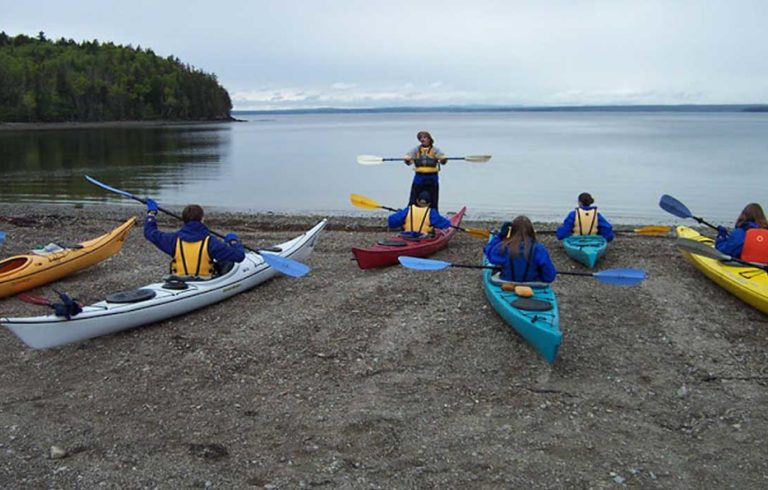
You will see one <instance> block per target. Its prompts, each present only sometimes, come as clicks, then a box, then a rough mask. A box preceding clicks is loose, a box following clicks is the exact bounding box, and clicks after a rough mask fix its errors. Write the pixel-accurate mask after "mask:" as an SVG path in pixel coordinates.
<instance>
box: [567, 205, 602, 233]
mask: <svg viewBox="0 0 768 490" xmlns="http://www.w3.org/2000/svg"><path fill="white" fill-rule="evenodd" d="M573 234H574V235H597V208H592V209H582V208H576V220H574V222H573Z"/></svg>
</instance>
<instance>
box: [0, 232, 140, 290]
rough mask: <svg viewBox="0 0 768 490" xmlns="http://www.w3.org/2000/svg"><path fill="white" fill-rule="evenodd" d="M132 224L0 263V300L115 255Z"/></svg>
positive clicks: (49, 246) (34, 251) (9, 258)
mask: <svg viewBox="0 0 768 490" xmlns="http://www.w3.org/2000/svg"><path fill="white" fill-rule="evenodd" d="M134 224H136V218H130V219H129V220H128V221H126V222H125V223H123V224H122V225H120V226H118V227H117V228H115V229H114V230H112V231H110V232H109V233H106V234H104V235H101V236H100V237H97V238H94V239H93V240H88V241H85V242H82V243H79V244H77V245H55V244H51V245H48V246H46V247H44V248H42V249H39V250H33V251H32V252H30V254H29V255H15V256H13V257H8V258H7V259H5V260H2V261H0V298H4V297H6V296H10V295H12V294H16V293H20V292H22V291H26V290H27V289H32V288H36V287H38V286H42V285H43V284H48V283H49V282H53V281H55V280H57V279H61V278H62V277H64V276H68V275H70V274H73V273H75V272H77V271H79V270H81V269H85V268H86V267H90V266H92V265H93V264H97V263H99V262H101V261H102V260H104V259H106V258H108V257H111V256H113V255H115V254H116V253H117V252H119V251H120V249H121V248H122V247H123V243H124V242H125V239H126V238H128V234H129V233H130V231H131V228H133V225H134Z"/></svg>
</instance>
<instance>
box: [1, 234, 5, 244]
mask: <svg viewBox="0 0 768 490" xmlns="http://www.w3.org/2000/svg"><path fill="white" fill-rule="evenodd" d="M3 243H5V232H4V231H0V246H2V245H3Z"/></svg>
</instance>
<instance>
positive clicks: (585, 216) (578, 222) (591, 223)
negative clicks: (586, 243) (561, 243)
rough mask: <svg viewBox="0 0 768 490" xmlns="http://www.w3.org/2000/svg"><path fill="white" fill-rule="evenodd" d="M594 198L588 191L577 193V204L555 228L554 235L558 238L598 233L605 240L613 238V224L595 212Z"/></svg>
mask: <svg viewBox="0 0 768 490" xmlns="http://www.w3.org/2000/svg"><path fill="white" fill-rule="evenodd" d="M594 202H595V200H594V198H593V197H592V195H591V194H590V193H588V192H582V193H581V194H579V198H578V204H579V205H578V206H577V207H576V209H574V210H573V211H571V212H570V213H568V216H566V217H565V220H563V224H562V225H560V226H559V227H558V228H557V231H556V232H555V235H556V236H557V239H558V240H562V239H564V238H568V237H569V236H571V235H600V236H602V237H603V238H605V239H606V240H607V241H609V242H610V241H611V240H613V239H614V238H615V235H614V234H613V225H611V223H609V222H608V220H607V219H605V217H604V216H603V215H602V214H601V213H598V212H597V206H593V204H594Z"/></svg>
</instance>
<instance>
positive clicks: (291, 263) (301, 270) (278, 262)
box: [259, 252, 309, 277]
mask: <svg viewBox="0 0 768 490" xmlns="http://www.w3.org/2000/svg"><path fill="white" fill-rule="evenodd" d="M259 255H261V257H262V258H263V259H264V262H266V263H267V264H269V266H270V267H272V268H273V269H275V270H276V271H278V272H280V273H282V274H285V275H286V276H291V277H302V276H305V275H307V273H308V272H309V266H308V265H306V264H302V263H301V262H297V261H295V260H292V259H288V258H285V257H283V256H280V255H275V254H271V253H268V252H259Z"/></svg>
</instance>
